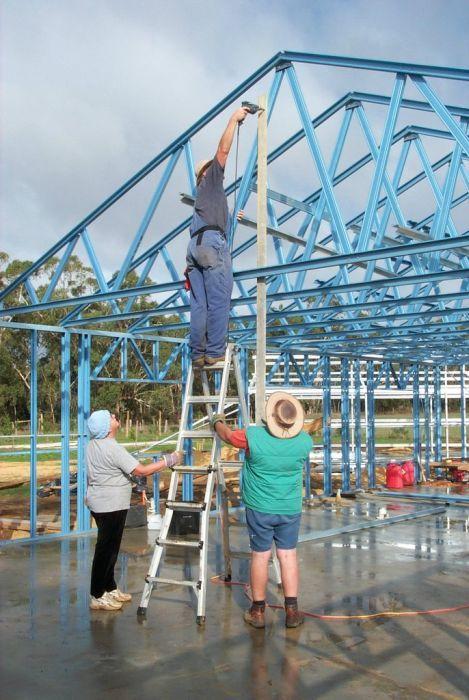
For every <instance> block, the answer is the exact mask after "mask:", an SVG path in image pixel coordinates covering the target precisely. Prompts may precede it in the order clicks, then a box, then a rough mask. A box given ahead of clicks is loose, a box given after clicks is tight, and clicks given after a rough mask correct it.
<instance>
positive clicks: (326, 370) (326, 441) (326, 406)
mask: <svg viewBox="0 0 469 700" xmlns="http://www.w3.org/2000/svg"><path fill="white" fill-rule="evenodd" d="M321 367H322V392H323V394H322V435H323V440H322V442H323V461H324V475H323V480H324V484H323V488H324V495H325V496H331V495H332V441H331V425H330V423H331V418H332V404H331V360H330V358H329V357H327V356H326V357H323V358H321Z"/></svg>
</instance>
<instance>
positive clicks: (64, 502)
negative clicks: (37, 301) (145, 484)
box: [60, 332, 71, 534]
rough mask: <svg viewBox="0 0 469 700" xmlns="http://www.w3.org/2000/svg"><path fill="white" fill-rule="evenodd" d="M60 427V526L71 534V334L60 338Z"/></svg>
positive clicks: (64, 334)
mask: <svg viewBox="0 0 469 700" xmlns="http://www.w3.org/2000/svg"><path fill="white" fill-rule="evenodd" d="M60 345H61V347H60V350H61V352H60V394H61V402H60V425H61V433H62V434H61V470H60V485H61V489H60V524H61V532H62V533H63V534H68V533H69V532H70V388H71V382H70V369H71V367H70V333H68V332H65V333H62V335H61V338H60Z"/></svg>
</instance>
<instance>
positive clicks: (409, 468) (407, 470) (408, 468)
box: [402, 459, 415, 486]
mask: <svg viewBox="0 0 469 700" xmlns="http://www.w3.org/2000/svg"><path fill="white" fill-rule="evenodd" d="M402 469H403V471H404V474H403V475H402V478H403V480H404V486H413V485H414V484H415V466H414V463H413V462H412V460H411V459H408V460H407V461H406V462H403V463H402Z"/></svg>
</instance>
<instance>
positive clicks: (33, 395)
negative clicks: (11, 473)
mask: <svg viewBox="0 0 469 700" xmlns="http://www.w3.org/2000/svg"><path fill="white" fill-rule="evenodd" d="M37 362H38V331H37V330H32V331H31V333H30V352H29V368H30V376H29V422H30V428H29V432H30V457H29V459H30V472H29V536H30V537H35V536H36V533H37V428H38V422H37V388H38V381H37Z"/></svg>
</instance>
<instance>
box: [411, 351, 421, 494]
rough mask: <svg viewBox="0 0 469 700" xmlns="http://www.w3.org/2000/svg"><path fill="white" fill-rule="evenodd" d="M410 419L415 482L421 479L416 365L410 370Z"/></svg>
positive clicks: (417, 370) (418, 387) (418, 394)
mask: <svg viewBox="0 0 469 700" xmlns="http://www.w3.org/2000/svg"><path fill="white" fill-rule="evenodd" d="M412 418H413V436H414V464H415V468H416V475H415V476H416V480H417V482H419V481H420V480H421V478H422V473H421V465H420V452H421V449H422V445H421V442H420V386H419V366H418V365H417V364H416V365H414V366H413V368H412Z"/></svg>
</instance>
